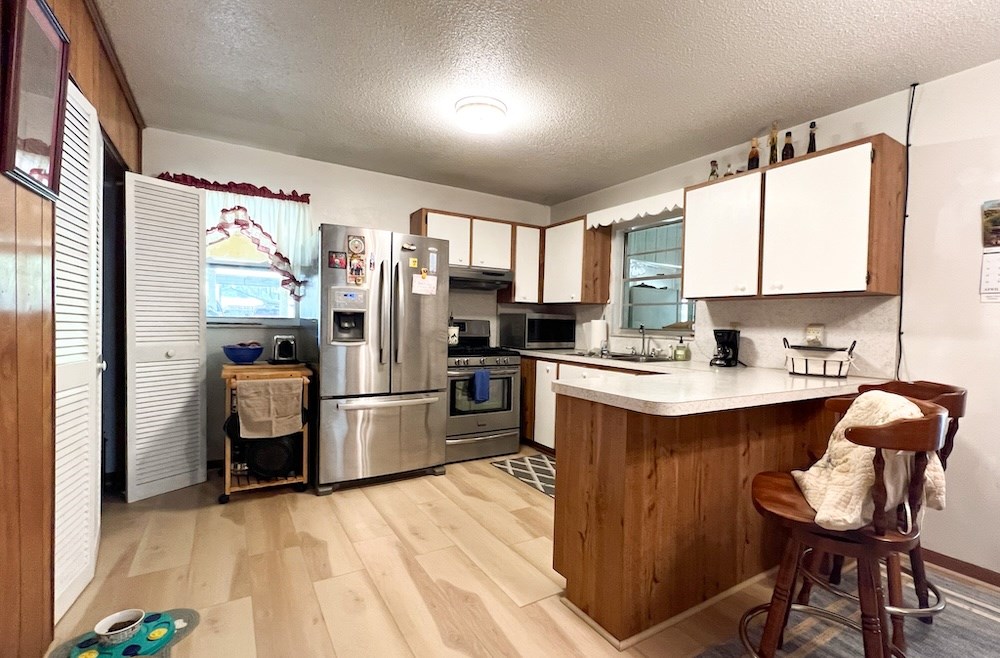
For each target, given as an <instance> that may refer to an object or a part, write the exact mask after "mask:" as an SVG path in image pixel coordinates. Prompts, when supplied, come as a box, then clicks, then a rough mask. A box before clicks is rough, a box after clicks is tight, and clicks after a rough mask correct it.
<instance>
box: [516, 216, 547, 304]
mask: <svg viewBox="0 0 1000 658" xmlns="http://www.w3.org/2000/svg"><path fill="white" fill-rule="evenodd" d="M514 231H515V232H514V301H515V302H527V303H530V304H535V303H538V256H539V254H540V253H541V235H542V231H541V229H537V228H532V227H530V226H518V227H516V228H515V229H514Z"/></svg>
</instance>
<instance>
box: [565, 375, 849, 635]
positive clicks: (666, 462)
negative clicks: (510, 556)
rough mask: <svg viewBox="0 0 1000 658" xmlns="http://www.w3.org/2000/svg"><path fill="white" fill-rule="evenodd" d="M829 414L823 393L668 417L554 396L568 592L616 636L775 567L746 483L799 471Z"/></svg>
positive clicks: (770, 541)
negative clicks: (803, 398) (762, 476)
mask: <svg viewBox="0 0 1000 658" xmlns="http://www.w3.org/2000/svg"><path fill="white" fill-rule="evenodd" d="M831 421H832V417H831V416H830V415H829V414H828V412H826V411H825V410H824V409H823V400H807V401H802V402H791V403H786V404H780V405H771V406H766V407H754V408H749V409H738V410H733V411H725V412H718V413H709V414H699V415H694V416H682V417H666V416H650V415H646V414H640V413H637V412H632V411H627V410H625V409H621V408H617V407H610V406H605V405H602V404H599V403H594V402H589V401H586V400H581V399H578V398H572V397H568V396H563V395H560V396H558V397H557V402H556V452H557V454H558V455H559V468H558V469H557V470H556V490H557V491H559V495H558V496H556V500H555V534H554V544H555V545H554V553H553V562H554V567H555V569H556V570H557V571H559V572H560V573H561V574H562V575H563V576H565V577H566V598H567V599H568V600H569V601H570V602H571V603H573V604H574V605H576V606H577V607H578V608H579V609H580V610H582V611H583V612H584V613H586V614H587V615H588V616H590V617H591V618H592V619H593V620H594V621H596V622H597V623H598V624H600V625H601V626H602V627H603V628H604V629H605V630H607V631H608V632H609V633H610V634H611V635H613V636H614V637H616V638H618V639H619V640H624V639H627V638H629V637H632V636H634V635H636V634H637V633H640V632H642V631H643V630H646V629H648V628H650V627H652V626H655V625H656V624H658V623H660V622H662V621H665V620H667V619H669V618H670V617H673V616H674V615H677V614H679V613H681V612H683V611H685V610H687V609H689V608H691V607H693V606H695V605H697V604H699V603H701V602H702V601H705V600H707V599H709V598H711V597H713V596H715V595H716V594H719V593H720V592H723V591H725V590H726V589H728V588H730V587H732V586H734V585H736V584H738V583H741V582H743V581H745V580H747V579H748V578H751V577H753V576H755V575H757V574H759V573H761V572H762V571H765V570H767V569H768V568H770V567H772V566H774V565H775V564H777V563H778V561H779V559H780V557H781V546H782V540H783V535H782V533H781V531H780V529H779V528H778V527H777V526H776V525H773V524H769V523H766V522H765V520H764V519H763V518H762V517H761V516H760V515H759V514H757V512H756V511H754V509H753V505H752V503H751V499H750V482H751V480H752V479H753V476H754V475H755V474H756V473H758V472H760V471H766V470H789V469H791V468H801V467H804V466H807V465H808V463H809V458H808V450H809V448H810V447H811V446H816V445H817V444H818V443H820V441H821V438H820V437H825V436H826V435H827V434H828V433H829V431H830V429H831V428H832V422H831ZM822 440H825V439H822Z"/></svg>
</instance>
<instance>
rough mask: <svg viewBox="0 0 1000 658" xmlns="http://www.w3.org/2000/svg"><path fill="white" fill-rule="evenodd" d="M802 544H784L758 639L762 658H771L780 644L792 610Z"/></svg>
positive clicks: (789, 541)
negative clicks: (762, 628) (762, 630)
mask: <svg viewBox="0 0 1000 658" xmlns="http://www.w3.org/2000/svg"><path fill="white" fill-rule="evenodd" d="M801 552H802V544H800V543H799V542H798V541H796V540H795V539H794V538H789V539H788V542H787V543H786V544H785V552H784V554H783V555H782V558H781V566H780V567H778V580H777V582H775V583H774V593H773V594H772V595H771V606H770V608H769V609H768V611H767V621H766V622H764V633H763V634H762V635H761V637H760V646H759V647H758V649H757V652H758V653H759V654H760V655H761V656H762V657H763V658H772V657H773V656H774V652H775V651H777V649H778V644H779V643H780V642H781V636H782V635H783V634H784V630H785V624H786V623H787V622H788V613H789V612H790V611H791V609H792V590H793V589H794V588H795V577H796V576H797V575H798V572H799V555H800V553H801Z"/></svg>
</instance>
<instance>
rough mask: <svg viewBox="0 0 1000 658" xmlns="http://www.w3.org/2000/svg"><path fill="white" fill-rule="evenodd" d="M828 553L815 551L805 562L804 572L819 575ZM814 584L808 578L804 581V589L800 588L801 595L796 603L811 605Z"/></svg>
mask: <svg viewBox="0 0 1000 658" xmlns="http://www.w3.org/2000/svg"><path fill="white" fill-rule="evenodd" d="M826 556H827V553H825V552H823V551H819V550H817V549H815V548H814V549H813V550H812V551H810V552H809V555H808V556H806V559H805V560H803V563H802V570H803V571H807V572H809V573H812V574H816V575H819V574H820V572H821V565H822V564H823V562H824V561H825V560H826ZM812 587H813V582H812V581H811V580H809V579H808V578H803V579H802V587H801V588H799V595H798V597H796V599H795V602H796V603H798V604H799V605H809V596H810V594H811V593H812Z"/></svg>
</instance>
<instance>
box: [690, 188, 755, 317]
mask: <svg viewBox="0 0 1000 658" xmlns="http://www.w3.org/2000/svg"><path fill="white" fill-rule="evenodd" d="M762 181H763V175H762V174H760V173H755V174H748V175H746V176H740V177H739V178H734V179H732V180H727V181H722V182H720V183H713V184H712V185H707V186H705V187H699V188H696V189H693V190H690V191H688V192H687V193H686V194H685V199H684V269H683V271H682V285H683V288H682V292H683V295H684V297H686V298H687V299H701V298H704V297H744V296H752V295H756V294H757V278H758V277H757V273H758V262H759V258H760V195H761V182H762Z"/></svg>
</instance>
